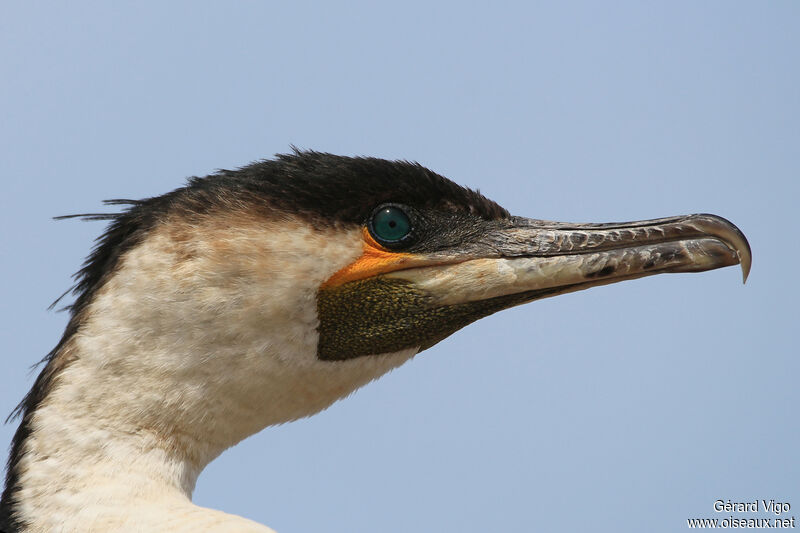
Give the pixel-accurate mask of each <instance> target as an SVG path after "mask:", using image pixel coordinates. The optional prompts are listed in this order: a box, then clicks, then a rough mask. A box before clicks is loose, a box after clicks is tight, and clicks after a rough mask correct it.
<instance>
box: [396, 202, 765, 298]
mask: <svg viewBox="0 0 800 533" xmlns="http://www.w3.org/2000/svg"><path fill="white" fill-rule="evenodd" d="M458 255H459V253H458V251H452V252H450V258H449V261H448V260H446V259H445V257H442V259H443V261H442V263H440V264H438V265H430V266H422V267H417V268H409V269H404V270H397V271H394V272H390V273H387V274H385V276H386V277H388V278H398V279H402V280H405V281H408V282H411V283H413V284H414V285H415V287H416V288H417V289H418V290H421V291H422V292H423V293H425V294H427V295H428V296H429V297H430V298H432V299H433V301H432V302H431V303H432V304H433V305H436V306H448V305H459V304H465V303H468V302H478V301H485V300H490V299H495V298H502V297H507V296H510V295H520V298H516V299H515V300H519V301H514V302H509V303H510V304H511V305H516V304H517V303H524V302H527V301H531V300H535V299H539V298H544V297H548V296H555V295H557V294H563V293H566V292H572V291H577V290H581V289H586V288H589V287H593V286H597V285H606V284H609V283H616V282H618V281H624V280H629V279H636V278H641V277H644V276H650V275H653V274H661V273H665V272H701V271H705V270H712V269H715V268H720V267H725V266H730V265H735V264H737V263H738V264H740V265H741V267H742V274H743V279H744V280H747V275H748V273H749V272H750V263H751V255H750V246H749V244H748V243H747V239H746V238H745V236H744V235H743V234H742V232H741V231H739V229H738V228H737V227H736V226H734V225H733V224H732V223H730V222H728V221H727V220H725V219H724V218H721V217H718V216H716V215H708V214H700V215H688V216H678V217H670V218H661V219H655V220H642V221H638V222H624V223H611V224H567V223H559V222H549V221H542V220H532V219H526V218H520V217H515V218H512V219H511V220H510V221H508V223H507V224H506V225H505V227H497V228H494V229H490V230H487V232H486V233H485V234H483V235H482V236H481V237H480V238H479V239H478V242H473V243H472V244H471V246H470V249H469V250H466V249H465V250H464V252H463V255H462V256H461V260H460V261H458V259H457V258H458ZM451 261H458V262H451ZM505 307H507V306H505Z"/></svg>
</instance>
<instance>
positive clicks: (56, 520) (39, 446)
mask: <svg viewBox="0 0 800 533" xmlns="http://www.w3.org/2000/svg"><path fill="white" fill-rule="evenodd" d="M67 350H68V352H71V353H68V354H64V355H65V356H66V357H70V358H74V361H73V362H72V364H71V365H70V367H69V368H70V369H71V372H67V371H66V370H65V371H64V373H63V374H62V375H61V379H60V380H58V383H57V384H56V385H55V386H54V388H53V390H52V391H51V392H50V394H48V395H47V396H46V397H45V399H44V400H43V401H42V403H41V404H40V405H39V406H38V408H37V409H36V411H35V412H33V413H32V416H31V418H30V424H29V435H28V437H27V438H26V439H25V441H24V442H23V443H22V450H21V451H22V454H21V456H20V458H19V462H18V464H17V465H16V469H17V476H18V482H17V490H16V492H15V494H14V499H15V500H16V505H15V506H14V516H15V518H16V520H17V522H19V523H20V524H22V525H23V527H22V531H26V532H27V531H31V532H34V531H36V532H38V531H56V530H58V531H63V532H72V531H87V532H88V531H112V530H113V531H128V530H131V531H133V530H136V531H144V530H146V531H206V530H208V531H211V530H213V531H217V530H219V528H223V529H222V530H225V529H224V528H229V529H230V530H231V531H253V532H255V531H259V532H268V531H271V530H269V529H268V528H266V527H264V526H260V525H258V524H255V523H253V522H250V521H248V520H244V519H242V518H239V517H236V516H232V515H227V514H225V513H221V512H218V511H214V510H210V509H204V508H201V507H198V506H195V505H193V504H192V502H191V495H192V492H193V490H194V487H195V483H196V481H197V477H198V475H199V474H200V472H201V471H202V470H203V468H204V467H205V466H206V465H207V464H208V462H210V461H211V460H212V459H213V458H214V457H216V456H217V455H218V454H219V453H221V452H222V451H223V450H224V449H225V447H227V445H228V444H229V440H228V439H226V440H225V441H216V442H215V441H214V440H213V435H214V432H209V433H210V435H211V437H209V435H208V434H204V433H202V432H197V431H193V430H192V428H191V427H190V425H186V424H180V423H178V422H175V421H172V422H170V421H169V419H168V418H167V417H164V416H162V417H159V416H152V414H153V413H158V411H159V410H158V409H156V410H152V409H150V413H149V414H148V412H147V410H148V409H149V408H148V407H147V401H142V400H143V399H144V398H143V397H146V396H148V395H150V396H151V397H152V396H153V394H152V391H149V392H148V391H141V390H140V391H136V390H131V389H130V388H126V387H125V385H123V384H120V387H119V388H117V387H115V386H113V385H111V383H113V376H112V375H106V376H104V378H105V379H106V380H107V381H109V382H111V383H109V385H111V386H109V387H105V388H104V391H103V392H102V393H101V392H100V391H99V390H95V391H89V390H87V387H86V383H85V382H84V381H83V380H82V379H75V378H80V375H81V374H83V373H85V372H86V370H87V369H86V368H85V366H86V365H85V362H86V361H87V360H91V359H92V358H91V357H85V356H84V357H81V356H80V355H79V354H77V353H75V352H74V350H75V347H74V346H70V347H68V348H67ZM101 388H103V387H101ZM100 396H105V398H101V397H100ZM101 401H102V403H99V402H101ZM187 407H188V406H187ZM139 409H144V411H143V412H137V411H138V410H139ZM165 409H166V411H169V408H168V407H165ZM235 438H236V437H235V436H234V437H231V439H235Z"/></svg>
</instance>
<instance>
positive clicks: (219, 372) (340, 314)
mask: <svg viewBox="0 0 800 533" xmlns="http://www.w3.org/2000/svg"><path fill="white" fill-rule="evenodd" d="M130 204H131V205H130V206H129V207H128V208H127V210H125V211H124V212H122V213H121V214H118V215H113V216H110V217H109V218H111V220H112V221H111V224H110V226H109V228H108V230H107V232H106V234H105V235H104V236H103V237H102V238H101V239H100V241H99V243H98V245H97V247H96V248H95V250H94V252H93V254H92V255H91V256H90V257H89V259H88V261H87V263H86V265H85V267H84V269H83V270H82V271H81V272H79V274H78V282H77V285H76V291H77V299H76V301H75V303H74V304H73V306H72V314H73V316H72V320H71V322H70V325H69V326H68V328H67V332H66V333H65V335H64V338H63V339H62V341H61V343H60V344H59V346H58V347H57V348H56V350H54V352H53V355H52V356H51V358H50V360H49V362H48V364H47V367H46V368H45V370H44V372H43V373H42V376H40V379H39V380H38V381H37V385H36V386H35V387H34V390H33V391H32V392H31V395H29V397H28V399H27V400H26V402H27V403H25V404H23V406H22V407H23V410H25V411H26V413H27V414H30V413H32V412H34V411H36V410H37V409H38V408H41V407H42V405H45V404H47V402H46V401H45V400H44V399H45V398H48V399H49V401H53V402H55V403H58V404H66V405H76V404H78V403H79V404H80V405H83V406H84V409H85V410H89V411H93V416H94V417H97V418H103V417H109V416H113V417H116V419H117V420H123V421H124V423H125V425H126V427H130V428H132V430H133V429H136V428H138V429H141V428H146V429H148V430H151V431H153V432H155V433H158V434H163V435H170V436H171V437H170V438H174V436H175V435H195V434H198V433H199V432H200V429H199V428H202V434H203V438H204V439H206V440H207V441H208V442H207V443H206V444H207V448H208V450H209V451H208V453H207V454H205V456H204V459H203V460H201V461H199V462H204V461H205V460H208V458H209V457H213V455H215V454H216V453H219V451H221V450H222V449H224V448H225V447H227V446H230V445H232V444H234V443H235V442H237V441H238V440H241V439H242V438H244V437H246V436H247V435H250V434H252V433H254V432H256V431H258V430H260V429H261V428H263V427H265V426H267V425H270V424H276V423H282V422H286V421H289V420H293V419H296V418H299V417H303V416H308V415H310V414H313V413H315V412H317V411H319V410H321V409H324V408H325V407H327V406H328V405H330V404H331V403H332V402H334V401H336V400H337V399H339V398H341V397H343V396H346V395H347V394H349V393H351V392H352V391H353V390H355V389H356V388H358V387H359V386H361V385H363V384H365V383H367V382H368V381H370V380H372V379H375V378H377V377H378V376H380V375H382V374H384V373H385V372H387V371H389V370H391V369H392V368H394V367H396V366H398V365H400V364H402V363H403V362H405V361H407V360H408V359H409V358H411V357H413V356H414V355H415V354H416V353H418V352H419V351H421V350H425V349H427V348H429V347H431V346H433V345H434V344H436V343H437V342H439V341H441V340H442V339H444V338H446V337H447V336H449V335H451V334H452V333H454V332H455V331H457V330H458V329H460V328H462V327H464V326H466V325H468V324H470V323H471V322H474V321H475V320H478V319H480V318H482V317H485V316H487V315H489V314H492V313H494V312H497V311H500V310H502V309H506V308H509V307H512V306H516V305H520V304H523V303H526V302H530V301H533V300H537V299H541V298H545V297H550V296H555V295H558V294H563V293H566V292H572V291H577V290H582V289H586V288H589V287H593V286H597V285H605V284H609V283H615V282H618V281H624V280H630V279H635V278H640V277H644V276H650V275H653V274H660V273H666V272H697V271H703V270H710V269H714V268H719V267H724V266H729V265H734V264H737V263H740V264H741V265H742V269H743V271H744V275H745V276H746V275H747V272H748V270H749V267H750V251H749V247H748V244H747V241H746V240H745V238H744V236H743V235H742V233H741V232H740V231H739V230H738V229H737V228H736V227H735V226H733V225H732V224H731V223H730V222H728V221H726V220H724V219H722V218H720V217H717V216H713V215H690V216H679V217H671V218H663V219H657V220H646V221H640V222H630V223H614V224H566V223H557V222H550V221H543V220H537V219H530V218H522V217H517V216H511V215H510V214H509V213H508V212H507V211H506V210H505V209H503V208H502V207H500V206H499V205H498V204H496V203H494V202H492V201H490V200H488V199H486V198H485V197H483V196H482V195H480V194H479V193H477V192H474V191H472V190H469V189H466V188H464V187H461V186H459V185H457V184H455V183H453V182H452V181H450V180H448V179H446V178H444V177H442V176H439V175H437V174H435V173H434V172H432V171H430V170H428V169H426V168H424V167H422V166H420V165H418V164H416V163H409V162H403V161H394V162H391V161H385V160H381V159H374V158H350V157H340V156H334V155H330V154H324V153H317V152H296V153H294V154H290V155H282V156H278V157H277V158H276V159H274V160H269V161H261V162H258V163H254V164H252V165H250V166H247V167H244V168H241V169H238V170H234V171H220V172H217V173H216V174H213V175H211V176H208V177H205V178H193V179H191V180H190V181H189V183H188V184H187V185H186V186H185V187H183V188H181V189H177V190H175V191H173V192H171V193H168V194H165V195H163V196H159V197H155V198H150V199H146V200H141V201H135V202H130ZM90 381H92V382H95V383H96V382H101V383H103V386H102V387H95V388H92V387H89V386H81V384H87V383H89V382H90ZM70 383H72V384H73V385H74V386H70V385H69V384H70ZM75 384H77V385H75ZM57 400H60V401H57ZM26 416H27V415H26ZM195 448H196V446H195ZM197 453H200V452H197ZM200 455H203V454H200Z"/></svg>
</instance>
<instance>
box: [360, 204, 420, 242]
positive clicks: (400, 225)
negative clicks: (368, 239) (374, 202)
mask: <svg viewBox="0 0 800 533" xmlns="http://www.w3.org/2000/svg"><path fill="white" fill-rule="evenodd" d="M369 229H370V231H371V233H372V236H373V237H375V239H377V240H378V241H383V242H386V243H395V242H397V241H400V240H403V239H404V238H406V237H407V236H408V234H409V233H411V220H410V219H409V218H408V215H407V214H406V213H405V211H403V210H402V209H400V208H399V207H397V206H394V205H387V206H383V207H380V208H378V210H377V211H375V213H373V215H372V219H371V220H370V223H369Z"/></svg>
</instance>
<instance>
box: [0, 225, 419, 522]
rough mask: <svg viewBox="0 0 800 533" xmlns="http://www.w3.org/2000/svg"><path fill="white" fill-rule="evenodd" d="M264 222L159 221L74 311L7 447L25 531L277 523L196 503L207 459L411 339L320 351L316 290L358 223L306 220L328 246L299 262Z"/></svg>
mask: <svg viewBox="0 0 800 533" xmlns="http://www.w3.org/2000/svg"><path fill="white" fill-rule="evenodd" d="M284 225H285V223H284ZM264 226H265V224H264V223H261V224H260V226H259V227H258V228H255V229H252V230H251V229H248V228H247V227H238V228H237V230H236V232H235V235H234V236H230V235H228V234H227V233H225V232H226V231H230V230H229V229H227V228H223V229H218V228H210V229H208V228H205V229H202V230H201V229H198V228H195V227H190V228H188V229H186V231H187V232H190V231H193V232H195V233H199V234H202V235H201V237H202V239H204V240H202V241H200V239H201V237H192V235H189V237H185V236H181V237H180V238H178V237H176V236H175V235H173V234H172V233H174V232H176V231H178V230H177V229H176V227H175V226H174V225H172V226H170V227H169V228H167V230H169V231H167V230H164V231H154V232H153V233H151V234H150V235H149V236H148V237H147V238H146V239H145V240H144V242H142V243H141V244H139V245H138V246H137V247H135V248H133V249H131V250H130V251H128V252H127V254H126V256H125V258H124V259H123V260H121V262H120V264H119V265H118V266H117V268H116V269H115V271H114V272H113V273H112V275H110V276H109V277H108V278H107V279H106V280H105V282H104V284H103V285H102V287H101V288H100V289H98V290H97V291H96V292H95V293H94V294H93V295H92V299H91V302H90V303H89V304H88V305H87V306H86V307H85V308H83V309H81V310H80V312H79V313H78V314H77V315H76V316H74V317H73V321H74V322H75V324H76V325H77V326H76V329H75V332H74V333H73V334H72V335H71V337H70V338H68V339H66V340H65V342H64V343H63V344H62V345H61V347H60V349H59V351H58V352H57V353H55V355H54V356H53V358H52V359H51V360H49V362H48V363H47V368H46V369H45V370H44V371H43V374H48V373H49V374H50V375H51V376H52V377H51V378H50V379H49V380H45V381H46V390H39V391H37V394H36V395H35V397H37V398H40V401H37V403H36V405H34V406H32V407H31V408H30V409H29V411H27V412H26V413H25V416H24V419H23V423H22V425H21V426H20V431H19V432H18V437H17V439H18V442H17V444H18V446H16V448H18V450H17V451H15V452H14V454H12V458H11V462H10V464H11V472H12V478H13V479H14V483H13V486H12V488H11V490H10V491H8V490H7V492H6V494H7V495H8V494H13V502H12V503H11V506H12V512H11V513H12V515H13V517H14V519H15V520H16V521H17V522H18V523H28V524H29V525H30V526H29V527H28V529H23V531H54V530H58V531H62V532H64V533H68V532H71V531H81V532H91V531H112V530H113V531H125V530H126V528H131V529H133V528H134V525H135V530H136V531H162V530H163V531H181V530H182V529H181V527H184V526H183V524H184V523H185V524H187V525H186V526H185V527H188V528H189V529H188V530H191V531H204V530H213V531H225V529H224V528H223V525H228V524H231V526H230V528H229V530H230V531H237V532H238V531H262V532H263V531H269V530H268V529H266V528H264V527H263V526H257V525H255V524H254V523H252V522H249V521H245V520H244V519H240V518H238V517H233V516H230V515H226V514H224V513H219V512H217V511H211V510H207V509H202V508H199V507H195V506H193V505H192V503H191V494H192V491H193V489H194V486H195V482H196V480H197V477H198V475H199V474H200V472H201V471H202V470H203V468H204V467H205V466H206V465H207V464H208V463H209V462H210V461H212V460H213V459H214V458H215V457H217V456H218V455H219V454H220V453H222V451H224V450H225V449H226V448H228V447H230V446H233V445H234V444H236V443H237V442H239V441H241V440H242V439H244V438H246V437H248V436H250V435H252V434H254V433H256V432H258V431H260V430H261V429H263V428H265V427H267V426H270V425H273V424H279V423H283V422H288V421H291V420H295V419H297V418H300V417H304V416H309V415H311V414H314V413H316V412H318V411H320V410H322V409H325V408H326V407H328V406H329V405H330V404H332V403H333V402H335V401H336V400H338V399H340V398H342V397H344V396H346V395H348V394H350V393H351V392H352V391H354V390H355V389H357V388H358V387H360V386H362V385H364V384H366V383H368V382H369V381H371V380H373V379H375V378H377V377H379V376H380V375H382V374H384V373H385V372H387V371H389V370H391V369H392V368H394V367H396V366H399V365H400V364H402V363H403V362H405V361H407V360H408V359H409V358H410V357H412V356H413V355H414V353H416V351H417V349H410V350H404V351H402V352H398V353H395V354H385V355H381V356H379V357H362V358H357V359H353V360H349V361H336V362H328V361H321V360H319V359H318V358H317V354H316V346H317V342H318V333H317V329H316V326H317V324H318V318H317V309H316V299H315V295H316V291H317V288H318V287H319V285H320V284H321V283H322V282H323V281H324V280H325V279H327V277H329V276H330V274H331V272H335V271H336V270H338V269H339V268H341V266H342V265H343V264H347V262H349V261H352V260H353V254H354V252H352V251H350V252H348V253H345V251H347V250H348V249H350V248H352V243H351V242H350V241H352V240H353V239H357V238H358V236H357V235H353V236H348V237H347V239H346V240H345V241H344V242H339V241H335V240H332V239H330V238H328V236H326V235H318V234H317V233H311V234H310V236H308V237H307V238H305V239H299V240H300V241H302V242H303V244H304V245H308V243H309V241H310V242H311V245H312V246H313V247H314V248H315V249H318V250H325V253H327V254H328V255H330V257H329V258H328V260H327V261H320V260H319V258H318V257H317V256H315V258H314V259H313V260H312V259H308V260H307V261H306V263H303V262H302V259H303V258H305V257H306V256H307V254H302V253H300V251H297V253H295V252H293V251H292V249H291V246H297V244H298V239H297V238H286V239H285V240H283V241H280V240H279V241H276V242H273V241H269V240H265V239H264V238H263V235H264V233H263V231H264ZM284 230H285V227H284ZM275 234H276V235H278V236H280V235H281V233H280V232H277V231H276V232H275ZM215 235H216V237H214V236H215ZM209 236H211V237H209ZM212 237H213V238H212ZM295 237H296V236H295ZM181 239H188V244H186V243H184V244H182V243H183V242H184V241H182V240H181ZM192 239H195V240H192ZM195 241H198V242H195ZM355 253H357V252H355ZM287 256H288V257H290V258H292V262H290V264H291V265H293V267H294V268H288V267H287V262H286V261H283V262H281V261H282V259H281V258H284V259H285V258H286V257H287ZM298 262H299V264H298ZM37 384H38V381H37ZM4 505H7V503H6V502H4ZM0 515H2V512H1V511H0ZM2 518H3V517H2V516H0V522H2ZM174 520H179V521H180V523H175V522H174ZM145 524H146V526H147V527H145ZM211 524H216V525H213V526H212V525H211ZM56 525H57V527H56ZM220 528H222V529H220Z"/></svg>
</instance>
